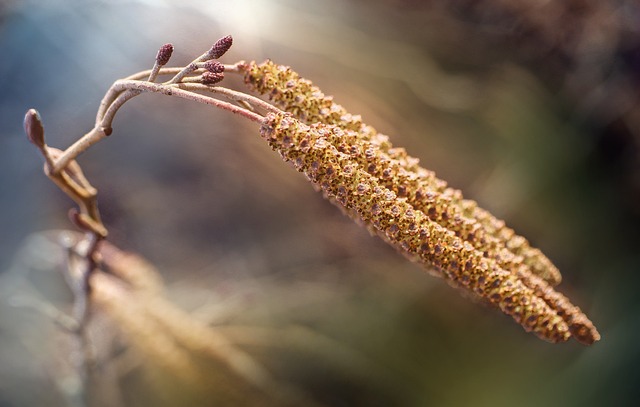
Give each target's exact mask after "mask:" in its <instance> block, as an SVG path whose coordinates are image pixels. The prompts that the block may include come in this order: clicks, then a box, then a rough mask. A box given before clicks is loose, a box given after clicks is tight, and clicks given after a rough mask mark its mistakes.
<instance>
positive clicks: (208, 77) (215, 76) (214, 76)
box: [202, 71, 224, 85]
mask: <svg viewBox="0 0 640 407" xmlns="http://www.w3.org/2000/svg"><path fill="white" fill-rule="evenodd" d="M223 79H224V74H223V73H215V72H209V71H207V72H204V73H203V74H202V83H203V84H205V85H213V84H216V83H218V82H220V81H221V80H223Z"/></svg>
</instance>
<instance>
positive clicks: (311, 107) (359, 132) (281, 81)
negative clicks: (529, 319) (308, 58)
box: [244, 61, 561, 285]
mask: <svg viewBox="0 0 640 407" xmlns="http://www.w3.org/2000/svg"><path fill="white" fill-rule="evenodd" d="M244 72H245V82H246V83H247V84H248V85H249V86H250V87H251V88H252V89H253V90H254V91H257V92H259V93H261V94H265V93H267V94H268V95H269V98H270V99H271V100H272V101H273V102H274V103H275V104H276V105H277V106H279V107H280V108H282V109H283V110H285V111H288V112H290V113H292V114H293V115H294V116H295V117H297V118H298V119H300V120H302V121H303V122H305V123H316V122H318V123H325V124H333V125H336V126H339V127H340V128H343V129H346V130H353V131H355V132H356V134H355V135H354V137H353V138H352V140H349V141H346V140H345V141H343V142H342V145H341V146H338V147H342V148H363V149H364V150H365V151H367V156H366V157H363V160H362V161H361V162H360V164H361V165H365V164H366V165H367V167H366V170H367V172H369V173H370V174H372V175H374V176H376V177H377V178H379V179H380V180H381V181H382V182H383V185H384V186H385V187H386V188H388V189H389V190H392V191H394V192H395V193H396V194H397V195H398V196H400V197H405V198H406V199H407V201H408V202H409V203H410V204H411V205H413V206H414V207H416V208H417V209H420V210H422V211H423V212H424V213H426V214H427V215H428V216H429V218H430V219H431V220H433V221H435V222H437V223H438V224H440V225H441V226H443V227H445V228H447V229H450V230H453V231H454V232H455V233H456V235H458V236H459V237H461V238H462V239H463V240H465V241H468V242H469V243H471V244H472V245H473V246H474V247H475V248H476V249H478V250H480V251H482V252H483V253H484V254H485V255H486V256H487V257H491V258H493V259H494V260H495V261H496V262H497V263H498V264H499V265H500V266H502V267H504V268H505V269H509V270H517V269H518V268H521V267H525V268H527V269H528V270H530V271H531V272H532V273H534V274H536V275H538V276H540V277H542V278H543V279H545V280H546V281H547V282H549V283H550V284H552V285H556V284H558V283H559V282H560V280H561V275H560V272H559V271H558V269H557V268H556V267H555V266H554V265H553V264H552V263H551V261H550V260H549V259H548V258H547V257H546V256H544V254H542V252H541V251H540V250H538V249H536V248H533V247H531V246H530V245H529V242H528V241H527V240H526V239H525V238H524V237H522V236H519V235H517V234H515V232H514V231H513V229H511V228H508V227H507V226H506V225H505V223H504V221H502V220H499V219H496V218H495V217H494V216H493V215H491V214H490V213H489V212H488V211H486V210H484V209H482V208H480V207H478V205H477V204H476V202H475V201H472V200H468V199H464V198H463V196H462V193H461V192H460V191H459V190H456V189H453V188H449V187H448V186H447V183H446V182H445V181H443V180H441V179H439V178H437V177H436V176H435V174H434V172H433V171H429V170H426V169H424V168H422V167H420V166H419V160H418V159H417V158H414V157H411V156H409V155H408V154H407V153H406V151H405V150H404V149H403V148H393V146H392V144H391V143H390V142H389V138H388V137H387V136H385V135H382V134H380V133H378V132H377V131H376V130H375V129H374V128H373V127H371V126H369V125H366V124H364V123H363V122H362V120H361V118H360V116H358V115H352V114H350V113H348V112H347V111H346V110H345V109H344V108H343V107H342V106H341V105H339V104H337V103H335V102H334V101H333V98H332V97H330V96H326V95H325V94H324V93H323V92H322V91H321V90H320V89H319V88H318V87H317V86H314V85H313V84H312V83H311V81H309V80H307V79H304V78H301V77H300V76H299V75H298V74H297V73H296V72H295V71H293V70H292V69H291V68H289V67H287V66H282V65H276V64H274V63H273V62H271V61H265V62H263V63H261V64H256V63H255V62H251V63H249V64H246V65H245V67H244ZM372 158H373V159H372ZM365 159H366V161H364V160H365Z"/></svg>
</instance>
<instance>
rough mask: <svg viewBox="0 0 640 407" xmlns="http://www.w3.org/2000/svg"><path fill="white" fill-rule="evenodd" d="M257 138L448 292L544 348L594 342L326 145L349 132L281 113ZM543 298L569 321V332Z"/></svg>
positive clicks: (575, 316) (582, 326)
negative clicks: (490, 309)
mask: <svg viewBox="0 0 640 407" xmlns="http://www.w3.org/2000/svg"><path fill="white" fill-rule="evenodd" d="M260 132H261V135H262V137H263V138H264V139H265V140H267V142H268V143H269V145H270V146H271V147H272V148H273V149H274V150H276V151H278V152H279V153H280V155H281V156H282V158H283V159H284V160H286V161H289V162H291V163H292V164H293V165H294V167H295V168H296V169H297V170H298V171H300V172H302V173H304V174H305V175H306V176H307V178H308V179H309V180H310V181H311V182H312V183H313V184H314V185H316V186H317V187H318V188H319V189H320V190H321V191H322V192H323V193H324V194H325V196H326V197H327V198H329V199H330V200H331V201H333V202H334V203H337V204H339V205H340V206H342V207H343V208H346V212H347V213H348V214H349V215H350V216H352V217H354V218H356V220H358V221H360V222H363V223H365V224H367V225H369V226H370V227H371V228H372V229H374V230H375V231H376V232H377V233H378V234H379V235H380V236H381V237H382V238H383V239H385V240H386V241H387V242H388V243H390V244H391V245H392V246H394V247H395V248H397V249H398V250H399V251H401V252H403V253H404V254H406V255H407V256H408V257H410V258H412V259H413V260H415V261H417V262H419V263H422V264H423V265H424V266H426V267H427V268H433V269H435V270H436V273H437V274H438V275H440V276H441V277H443V278H445V279H446V280H448V281H449V282H451V283H452V284H453V285H456V286H459V287H461V288H463V289H466V290H469V291H471V292H473V293H474V294H476V295H478V296H480V297H482V298H484V299H486V300H487V301H488V302H490V303H491V304H493V305H495V306H497V307H499V308H500V309H501V310H502V311H503V312H504V313H506V314H507V315H510V316H511V317H512V318H513V319H514V320H515V321H516V322H518V323H519V324H521V325H522V326H523V327H524V329H525V330H527V331H531V332H533V333H535V334H536V335H537V336H539V337H540V338H542V339H545V340H547V341H550V342H563V341H566V340H567V339H568V338H569V337H571V336H572V334H573V336H574V337H575V338H576V339H577V340H579V341H581V342H583V343H592V342H593V341H595V340H597V339H598V334H597V331H595V328H593V329H592V327H593V325H592V324H591V322H590V321H589V320H588V319H587V318H586V316H584V314H582V313H581V312H580V310H579V309H578V308H577V307H574V306H573V305H571V304H570V303H569V302H568V300H567V299H566V298H565V297H564V296H562V295H561V294H559V293H557V292H555V291H554V290H553V288H551V287H550V286H549V285H548V284H547V283H546V282H544V281H543V280H542V279H539V278H537V280H536V281H535V282H536V284H537V285H534V288H532V287H530V286H528V285H527V284H525V281H524V280H523V279H522V278H521V277H520V276H519V275H518V274H516V273H513V272H511V271H507V270H505V269H503V268H501V267H500V266H499V265H498V264H497V262H496V261H495V260H494V259H493V258H487V257H485V256H484V254H483V253H482V252H481V251H479V250H477V249H475V248H474V247H473V245H471V243H469V242H468V241H465V240H463V239H462V238H460V237H459V236H456V234H455V233H454V232H453V231H451V230H449V229H447V228H444V227H442V226H441V225H440V224H438V223H437V222H435V221H433V220H432V219H431V218H430V217H429V216H428V215H427V214H425V213H424V212H423V211H421V210H419V209H416V208H415V207H414V206H413V205H411V204H410V203H409V202H408V200H407V198H406V197H399V196H398V195H397V193H396V192H394V191H391V190H389V189H387V188H386V187H384V185H383V184H382V182H381V180H380V179H378V178H376V177H375V176H373V175H371V174H369V173H368V172H367V171H365V170H364V169H363V168H362V166H361V165H359V164H358V163H357V162H356V161H354V160H353V159H352V158H351V156H350V155H349V154H348V153H345V152H341V151H340V150H339V148H337V147H336V146H335V145H334V143H332V142H331V139H332V138H333V137H338V138H343V137H353V134H350V131H348V130H343V129H340V128H338V127H336V126H327V125H324V124H322V123H314V124H313V125H311V126H308V125H306V124H304V123H302V122H300V121H299V120H297V119H295V118H294V117H292V116H291V115H290V114H287V113H282V114H269V115H268V116H267V118H266V119H265V122H264V124H263V125H262V127H261V130H260ZM524 275H525V276H531V274H530V273H525V274H524ZM533 278H536V277H535V276H533ZM545 295H546V297H547V298H552V299H553V300H554V301H556V302H558V303H562V304H561V305H562V307H563V309H566V310H568V311H570V312H571V313H572V314H571V315H572V318H571V319H570V322H571V323H572V324H574V326H573V327H571V326H569V325H568V324H567V322H565V319H564V318H563V317H564V316H565V315H560V314H559V312H558V308H554V307H553V306H551V305H550V304H549V303H548V302H547V301H546V300H545V297H544V296H545ZM560 312H561V313H563V311H560Z"/></svg>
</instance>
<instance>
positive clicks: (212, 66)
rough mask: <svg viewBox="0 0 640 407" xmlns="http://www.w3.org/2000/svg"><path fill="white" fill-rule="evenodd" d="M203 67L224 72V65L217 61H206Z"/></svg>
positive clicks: (210, 70)
mask: <svg viewBox="0 0 640 407" xmlns="http://www.w3.org/2000/svg"><path fill="white" fill-rule="evenodd" d="M204 69H206V70H207V71H209V72H213V73H222V72H224V65H223V64H222V63H220V62H218V61H207V62H205V63H204Z"/></svg>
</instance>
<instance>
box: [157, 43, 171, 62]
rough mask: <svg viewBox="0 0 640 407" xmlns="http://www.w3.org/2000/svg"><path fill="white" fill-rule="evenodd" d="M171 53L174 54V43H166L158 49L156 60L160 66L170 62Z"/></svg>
mask: <svg viewBox="0 0 640 407" xmlns="http://www.w3.org/2000/svg"><path fill="white" fill-rule="evenodd" d="M171 54H173V45H172V44H164V45H163V46H161V47H160V49H159V50H158V54H157V55H156V62H157V63H158V65H160V66H164V65H166V64H167V62H169V59H170V58H171Z"/></svg>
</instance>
